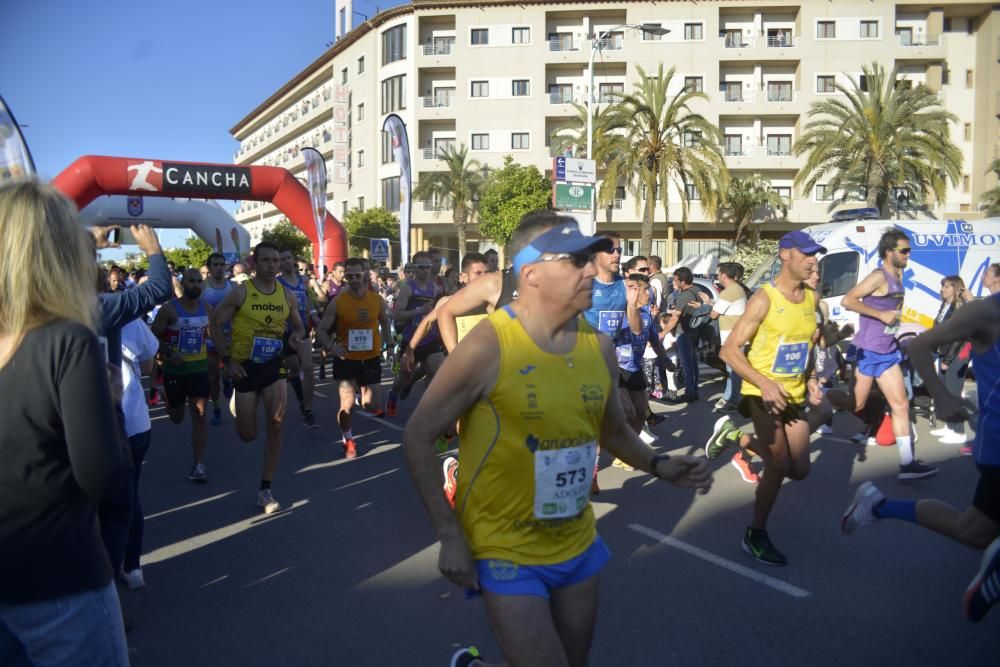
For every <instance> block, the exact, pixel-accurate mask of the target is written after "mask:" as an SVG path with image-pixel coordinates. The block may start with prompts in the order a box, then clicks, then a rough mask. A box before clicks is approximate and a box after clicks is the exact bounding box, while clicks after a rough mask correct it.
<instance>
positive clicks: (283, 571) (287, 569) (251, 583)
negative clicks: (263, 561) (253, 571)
mask: <svg viewBox="0 0 1000 667" xmlns="http://www.w3.org/2000/svg"><path fill="white" fill-rule="evenodd" d="M290 569H292V568H290V567H285V568H282V569H280V570H278V571H277V572H272V573H271V574H269V575H267V576H266V577H261V578H260V579H256V580H254V581H251V582H250V583H249V584H247V585H246V586H244V587H243V588H250V587H251V586H256V585H257V584H260V583H263V582H265V581H267V580H268V579H273V578H274V577H277V576H278V575H281V574H284V573H285V572H288V571H289V570H290Z"/></svg>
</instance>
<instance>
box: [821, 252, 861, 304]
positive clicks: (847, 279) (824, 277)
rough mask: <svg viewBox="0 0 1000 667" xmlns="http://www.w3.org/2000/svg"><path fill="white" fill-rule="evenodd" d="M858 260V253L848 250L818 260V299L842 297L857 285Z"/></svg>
mask: <svg viewBox="0 0 1000 667" xmlns="http://www.w3.org/2000/svg"><path fill="white" fill-rule="evenodd" d="M859 259H860V258H859V256H858V253H856V252H854V251H853V250H850V251H847V252H835V253H832V254H829V255H826V256H825V257H823V259H821V260H819V270H820V276H821V280H820V287H819V294H820V297H821V298H823V299H826V298H829V297H833V296H843V295H845V294H847V292H848V291H850V289H851V288H852V287H854V286H855V285H857V284H858V264H859Z"/></svg>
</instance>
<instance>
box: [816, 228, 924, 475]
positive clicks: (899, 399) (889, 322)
mask: <svg viewBox="0 0 1000 667" xmlns="http://www.w3.org/2000/svg"><path fill="white" fill-rule="evenodd" d="M878 256H879V259H880V260H881V265H880V266H879V268H878V269H877V270H875V271H873V272H872V273H871V274H869V276H868V277H867V278H865V279H864V280H862V281H861V282H860V283H858V285H857V286H856V287H854V288H853V289H851V290H850V291H849V292H848V293H847V294H846V295H845V296H844V299H843V301H842V302H841V303H842V305H843V306H844V308H846V309H847V310H851V311H854V312H856V313H858V314H859V315H860V317H859V321H858V333H857V335H855V336H854V340H853V343H854V346H855V347H856V348H857V349H858V356H857V368H856V370H855V374H854V386H853V390H852V395H851V396H848V395H845V394H844V393H843V392H841V391H838V390H832V391H829V392H827V396H828V397H829V398H830V401H831V402H832V403H833V404H834V405H835V406H836V407H837V408H839V409H841V410H850V411H852V412H860V411H861V410H862V409H863V408H864V407H865V403H867V402H868V394H869V393H871V389H872V382H877V383H878V388H879V389H880V390H881V391H882V394H883V395H884V396H885V400H886V402H888V404H889V410H890V411H891V412H892V432H893V434H894V435H895V436H896V447H897V449H898V451H899V474H898V475H897V478H898V479H907V480H909V479H927V478H928V477H933V476H934V475H936V474H937V471H938V470H937V468H934V467H932V466H928V465H924V463H923V462H922V461H920V460H918V459H915V458H914V454H913V441H912V439H911V437H910V405H909V402H908V400H907V396H906V385H905V382H904V380H903V371H902V370H901V369H900V366H899V365H900V363H901V362H902V361H903V355H902V353H901V352H900V350H899V343H898V342H897V341H896V334H897V333H899V320H900V317H901V316H902V309H903V296H904V290H903V270H904V269H905V268H906V264H907V262H908V261H909V259H910V240H909V239H908V238H907V236H906V234H905V233H904V232H903V231H902V230H900V229H889V230H886V232H885V233H884V234H882V238H880V239H879V242H878Z"/></svg>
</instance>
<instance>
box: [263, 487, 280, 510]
mask: <svg viewBox="0 0 1000 667" xmlns="http://www.w3.org/2000/svg"><path fill="white" fill-rule="evenodd" d="M257 504H258V505H260V506H261V507H263V508H264V514H274V513H275V512H277V511H278V510H280V509H281V503H279V502H278V501H277V500H275V499H274V496H273V495H271V489H261V490H260V491H258V492H257Z"/></svg>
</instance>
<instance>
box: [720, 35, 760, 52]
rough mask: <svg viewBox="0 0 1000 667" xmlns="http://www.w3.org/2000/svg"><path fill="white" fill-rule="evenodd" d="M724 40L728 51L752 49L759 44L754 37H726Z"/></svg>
mask: <svg viewBox="0 0 1000 667" xmlns="http://www.w3.org/2000/svg"><path fill="white" fill-rule="evenodd" d="M722 40H723V43H724V45H725V47H726V48H727V49H752V48H753V47H754V46H755V45H756V42H757V40H755V39H754V38H753V37H746V36H744V35H726V36H725V37H723V38H722Z"/></svg>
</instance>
